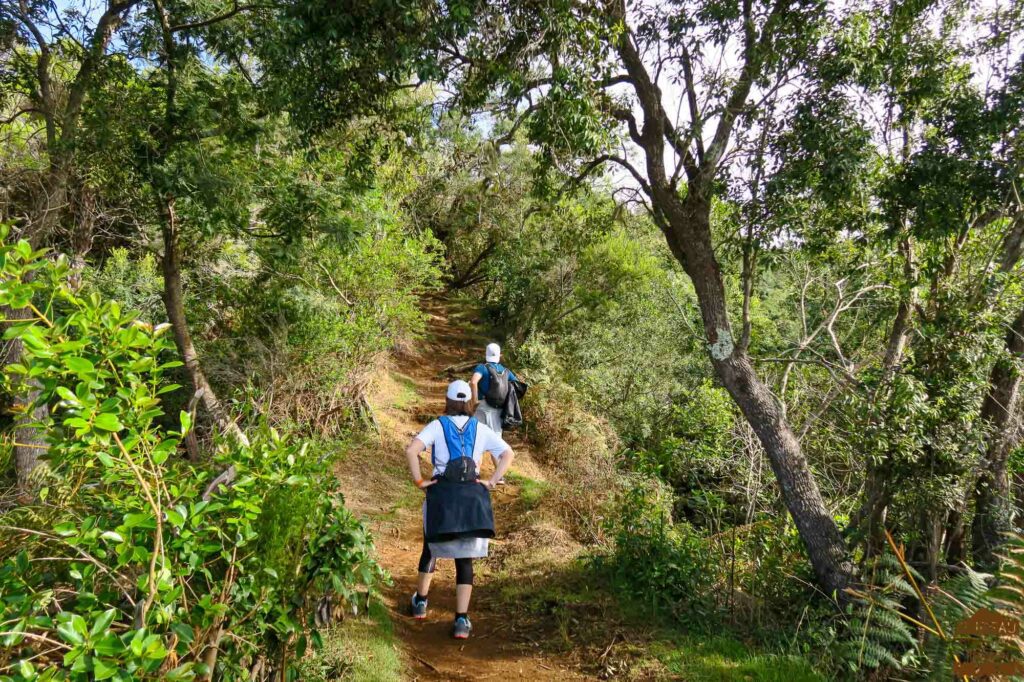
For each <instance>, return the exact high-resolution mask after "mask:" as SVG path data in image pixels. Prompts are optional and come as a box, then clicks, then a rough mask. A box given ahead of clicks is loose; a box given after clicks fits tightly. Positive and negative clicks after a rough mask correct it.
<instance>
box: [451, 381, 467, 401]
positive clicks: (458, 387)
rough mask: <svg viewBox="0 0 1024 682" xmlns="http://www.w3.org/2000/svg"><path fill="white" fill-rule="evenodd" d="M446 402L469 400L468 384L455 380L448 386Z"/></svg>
mask: <svg viewBox="0 0 1024 682" xmlns="http://www.w3.org/2000/svg"><path fill="white" fill-rule="evenodd" d="M446 395H447V396H448V400H463V401H465V400H469V384H467V383H466V382H465V381H463V380H462V379H456V380H455V381H453V382H452V383H450V384H448V393H447V394H446Z"/></svg>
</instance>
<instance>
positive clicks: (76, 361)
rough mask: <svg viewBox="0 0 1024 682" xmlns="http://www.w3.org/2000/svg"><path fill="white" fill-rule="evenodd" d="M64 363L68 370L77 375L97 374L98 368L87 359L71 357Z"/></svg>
mask: <svg viewBox="0 0 1024 682" xmlns="http://www.w3.org/2000/svg"><path fill="white" fill-rule="evenodd" d="M64 362H66V363H67V366H68V369H70V370H71V371H72V372H74V373H76V374H94V373H95V372H96V366H95V365H93V364H92V362H91V361H89V360H86V359H85V358H78V357H70V358H66V359H65V360H64Z"/></svg>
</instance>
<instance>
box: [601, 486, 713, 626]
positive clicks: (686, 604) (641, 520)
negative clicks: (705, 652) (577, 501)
mask: <svg viewBox="0 0 1024 682" xmlns="http://www.w3.org/2000/svg"><path fill="white" fill-rule="evenodd" d="M671 507H672V495H671V491H670V490H669V489H668V488H667V486H665V485H664V484H663V483H660V482H658V481H656V480H653V479H647V478H639V477H638V478H634V479H633V480H632V485H631V486H630V487H629V488H628V489H627V490H626V491H625V492H623V493H622V494H621V495H620V497H619V499H618V500H617V504H616V512H617V513H616V514H615V515H613V516H612V519H611V521H610V522H609V524H608V531H609V535H611V536H612V538H613V540H614V552H613V553H611V554H609V555H603V556H597V557H595V561H596V562H597V565H598V568H599V569H600V570H603V571H605V572H606V573H607V575H608V576H609V578H610V580H611V582H612V584H613V585H614V586H615V587H616V589H617V590H618V591H619V592H621V593H622V594H623V595H625V596H626V597H627V598H628V599H632V600H635V601H636V603H637V604H638V605H640V606H644V607H649V608H650V610H651V612H652V613H655V614H657V615H661V616H667V617H669V618H671V619H674V620H677V621H680V622H687V623H692V624H700V623H702V622H704V621H705V620H706V617H707V616H708V615H710V614H711V613H713V612H714V602H713V599H712V587H713V585H714V584H715V582H716V580H717V579H718V577H719V570H718V567H717V565H716V559H717V556H716V553H715V552H713V551H712V550H711V548H710V547H709V546H708V544H707V542H706V540H704V539H703V538H702V537H701V536H700V535H699V534H698V533H697V532H696V531H694V530H693V528H691V527H690V525H689V524H687V523H685V522H683V523H673V522H672V516H671V511H670V510H671Z"/></svg>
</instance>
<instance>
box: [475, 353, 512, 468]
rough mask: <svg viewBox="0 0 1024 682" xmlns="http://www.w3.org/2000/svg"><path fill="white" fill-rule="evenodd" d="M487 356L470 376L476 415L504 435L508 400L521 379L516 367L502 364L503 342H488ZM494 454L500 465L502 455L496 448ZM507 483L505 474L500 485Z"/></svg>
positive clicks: (482, 421)
mask: <svg viewBox="0 0 1024 682" xmlns="http://www.w3.org/2000/svg"><path fill="white" fill-rule="evenodd" d="M484 360H485V362H484V363H483V364H480V365H477V366H476V367H474V368H473V376H472V377H471V378H470V380H469V383H470V384H471V385H472V386H473V397H474V400H475V401H477V404H476V412H475V414H474V416H475V417H476V418H477V419H478V420H480V422H481V423H483V424H486V425H487V426H489V427H490V428H491V430H492V431H494V432H495V433H496V434H498V436H501V429H502V423H503V417H504V414H505V401H506V400H507V399H508V396H509V392H510V391H511V390H512V384H513V382H516V381H518V378H517V377H516V375H515V373H514V372H513V371H512V370H510V369H509V368H507V367H505V366H504V365H503V364H501V346H499V345H498V344H496V343H489V344H487V348H486V349H484ZM491 457H492V458H493V459H494V466H495V467H497V466H498V459H497V458H496V457H495V456H494V453H493V452H492V453H491ZM504 483H505V479H504V478H501V479H500V480H499V481H498V485H504Z"/></svg>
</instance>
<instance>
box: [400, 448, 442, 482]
mask: <svg viewBox="0 0 1024 682" xmlns="http://www.w3.org/2000/svg"><path fill="white" fill-rule="evenodd" d="M426 449H427V446H426V445H424V443H423V441H421V440H420V439H419V438H413V439H412V442H411V443H409V445H408V447H406V448H405V458H406V460H407V461H408V462H409V474H411V475H412V482H413V483H414V484H416V486H417V487H419V488H426V487H428V486H432V485H434V484H435V483H437V481H435V480H433V479H427V480H426V481H424V480H423V475H422V473H421V472H420V453H422V452H423V451H424V450H426Z"/></svg>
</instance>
